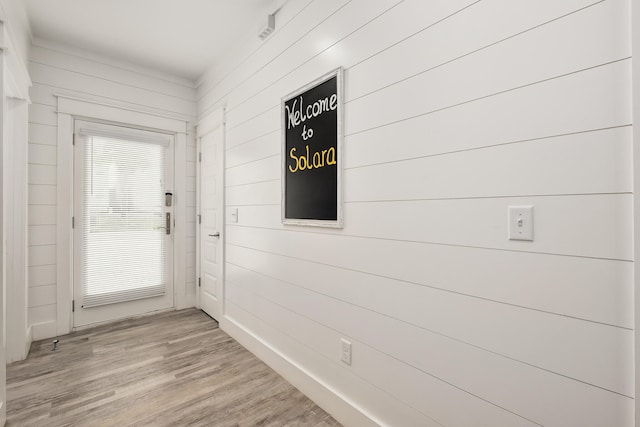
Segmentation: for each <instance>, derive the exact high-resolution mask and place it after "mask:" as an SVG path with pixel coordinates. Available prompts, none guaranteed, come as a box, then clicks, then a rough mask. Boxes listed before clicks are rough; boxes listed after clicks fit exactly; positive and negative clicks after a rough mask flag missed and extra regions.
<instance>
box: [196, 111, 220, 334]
mask: <svg viewBox="0 0 640 427" xmlns="http://www.w3.org/2000/svg"><path fill="white" fill-rule="evenodd" d="M225 113H226V107H219V108H217V109H215V110H213V111H211V112H209V113H208V114H206V115H205V116H204V117H203V118H202V119H200V121H198V123H196V141H197V151H196V157H197V158H196V212H197V215H198V221H197V223H196V276H197V277H196V287H197V289H196V307H197V308H199V309H201V308H202V307H201V304H200V288H199V285H200V283H199V282H200V278H201V276H202V274H201V271H200V268H201V265H200V264H201V263H200V243H201V241H200V240H201V239H200V233H201V227H202V224H201V223H200V221H199V219H200V218H202V203H201V200H200V198H201V185H200V179H201V170H200V166H201V163H200V152H201V147H200V144H201V142H200V141H201V138H202V137H203V136H205V135H207V134H208V133H210V132H213V131H214V130H216V129H218V128H219V127H221V126H222V140H223V144H225V141H226V129H225V124H226V122H225ZM225 149H226V146H224V148H223V152H224V151H225ZM225 158H226V155H224V156H222V160H221V161H222V170H223V173H222V176H221V177H220V179H221V180H222V188H223V189H224V188H225V187H224V175H225V173H224V170H225V164H226V162H225ZM225 204H226V191H223V194H222V206H220V212H221V214H222V224H223V230H222V238H221V242H220V247H221V249H222V255H221V257H222V277H220V280H221V283H220V298H219V301H220V319H216V320H218V323H220V324H222V322H223V319H224V316H225V297H224V295H225V274H226V273H225V271H226V269H225V252H226V251H225V244H226V243H225V241H226V236H225V234H226V232H225V231H226V230H225V227H224V224H226V210H225Z"/></svg>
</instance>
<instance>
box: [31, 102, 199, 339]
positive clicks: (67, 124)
mask: <svg viewBox="0 0 640 427" xmlns="http://www.w3.org/2000/svg"><path fill="white" fill-rule="evenodd" d="M55 96H56V98H57V104H58V109H57V116H58V117H57V119H58V120H57V121H58V144H57V155H58V166H57V189H56V191H57V196H56V197H57V208H56V209H57V211H56V213H57V226H56V240H57V254H58V257H57V260H56V267H57V273H56V283H57V313H56V314H57V320H56V321H55V322H51V323H48V324H43V325H40V327H41V328H42V330H41V334H42V335H43V336H56V335H64V334H67V333H69V332H71V331H72V330H73V313H72V307H71V302H72V300H73V229H72V226H71V218H72V216H73V132H74V121H75V120H76V119H84V120H93V121H100V122H103V123H107V124H116V125H124V126H131V127H135V128H139V129H146V130H151V131H158V132H163V133H170V134H173V135H174V138H175V140H174V144H175V145H174V203H175V207H174V220H175V226H174V233H175V234H174V243H173V251H174V252H173V283H174V288H173V292H174V297H173V298H174V299H173V301H174V308H175V309H181V308H186V307H189V306H192V305H193V300H192V298H190V295H188V293H187V289H186V281H185V277H186V273H185V240H186V232H185V231H186V218H185V212H186V208H185V203H186V199H187V198H186V174H185V172H186V146H187V138H188V120H183V119H178V118H174V117H168V116H163V115H160V114H156V113H150V112H145V111H141V110H137V109H132V108H128V107H120V106H115V105H109V104H104V103H100V102H97V101H92V100H87V99H82V98H78V97H75V96H68V95H64V94H55Z"/></svg>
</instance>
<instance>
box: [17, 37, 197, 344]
mask: <svg viewBox="0 0 640 427" xmlns="http://www.w3.org/2000/svg"><path fill="white" fill-rule="evenodd" d="M29 73H30V75H31V79H32V80H33V87H32V88H31V93H30V96H31V100H32V101H33V103H32V104H31V105H30V109H29V165H28V167H29V279H30V283H29V286H30V288H29V321H30V323H31V324H32V325H34V329H33V334H34V339H39V338H46V337H50V336H54V335H55V334H56V320H57V319H56V316H57V313H56V303H57V301H56V298H57V297H56V289H57V286H58V285H59V284H57V283H56V262H57V261H58V260H57V251H56V224H57V220H58V219H57V218H56V167H57V164H56V163H57V162H56V155H57V151H56V139H57V116H56V106H57V98H56V96H55V95H56V94H63V95H67V96H76V97H78V98H82V99H86V100H91V101H97V102H102V103H105V104H109V105H115V106H120V107H123V108H132V109H137V110H141V111H146V112H150V113H156V114H161V115H165V116H170V117H176V118H180V119H185V120H188V121H189V122H190V128H191V129H193V124H194V122H195V118H196V102H195V99H196V98H195V96H196V91H195V88H194V87H193V83H191V82H188V81H183V80H181V79H178V78H173V77H168V76H162V75H159V74H158V73H155V72H151V71H149V70H142V69H136V68H132V66H130V65H128V64H125V65H122V64H119V63H117V62H114V61H112V60H109V59H106V58H101V57H97V56H95V55H93V54H89V53H86V52H79V51H75V50H73V49H70V48H68V47H64V46H59V45H53V44H51V43H49V42H46V41H42V40H39V41H35V42H34V45H33V46H32V47H31V55H30V62H29ZM190 132H191V135H190V136H189V137H188V139H187V140H188V144H189V145H188V147H187V164H186V175H187V177H186V190H187V193H186V194H184V195H177V196H178V197H184V199H183V200H187V209H186V211H187V233H186V235H187V242H186V244H187V246H186V248H187V249H186V259H185V264H186V266H187V277H186V279H185V280H186V284H187V290H188V291H189V292H190V293H194V292H195V269H194V267H193V266H194V265H195V190H196V188H195V160H196V159H195V139H194V138H193V131H192V130H191V131H190Z"/></svg>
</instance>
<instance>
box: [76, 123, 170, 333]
mask: <svg viewBox="0 0 640 427" xmlns="http://www.w3.org/2000/svg"><path fill="white" fill-rule="evenodd" d="M75 135H76V137H75V144H74V230H73V234H74V238H73V241H74V270H73V271H74V304H73V305H74V313H73V314H74V315H73V319H74V326H76V327H77V326H85V325H90V324H95V323H101V322H105V321H111V320H116V319H121V318H126V317H131V316H136V315H140V314H144V313H149V312H153V311H157V310H163V309H167V308H171V307H173V303H174V301H173V232H172V231H173V227H174V219H173V200H172V201H171V203H170V204H171V206H169V203H168V202H167V197H166V193H173V136H171V135H166V134H162V133H156V132H148V131H141V130H134V129H129V128H124V127H119V126H112V125H104V124H97V123H91V122H84V121H76V123H75Z"/></svg>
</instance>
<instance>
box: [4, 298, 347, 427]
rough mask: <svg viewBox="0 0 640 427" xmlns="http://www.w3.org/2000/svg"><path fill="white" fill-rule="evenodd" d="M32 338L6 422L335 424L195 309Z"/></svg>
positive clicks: (10, 387)
mask: <svg viewBox="0 0 640 427" xmlns="http://www.w3.org/2000/svg"><path fill="white" fill-rule="evenodd" d="M59 339H60V343H59V345H58V350H56V351H51V348H52V345H51V342H52V340H45V341H39V342H34V343H33V344H32V347H31V353H30V354H29V357H28V358H27V359H26V360H24V361H22V362H17V363H13V364H11V365H9V366H8V369H7V394H8V397H7V399H8V406H7V425H8V426H11V427H13V426H99V427H103V426H104V427H106V426H133V425H135V426H186V425H190V426H191V425H193V426H339V425H340V424H338V423H337V422H336V421H335V420H334V419H333V418H331V416H329V415H328V414H327V413H326V412H324V411H323V410H322V409H320V408H319V407H318V406H316V405H315V404H314V403H313V402H312V401H310V400H309V399H308V398H306V397H305V396H304V395H303V394H302V393H300V392H299V391H298V390H297V389H295V388H294V387H293V386H292V385H290V384H289V383H287V382H286V381H285V380H284V379H283V378H282V377H280V376H279V375H278V374H277V373H275V372H274V371H273V370H272V369H270V368H269V367H268V366H266V365H265V364H264V363H262V362H261V361H260V360H258V359H257V358H256V357H255V356H253V355H252V354H251V353H250V352H248V351H247V350H245V349H244V348H243V347H242V346H241V345H240V344H238V343H237V342H236V341H235V340H233V339H232V338H230V337H229V336H228V335H227V334H225V333H224V332H223V331H222V330H220V329H219V328H218V325H217V323H216V322H215V321H214V320H212V319H211V318H210V317H208V316H207V315H205V314H204V313H203V312H201V311H199V310H195V309H189V310H182V311H174V312H168V313H163V314H159V315H154V316H149V317H143V318H139V319H133V320H126V321H121V322H117V323H113V324H110V325H104V326H100V327H97V328H93V329H89V330H85V331H80V332H75V333H72V334H70V335H66V336H63V337H60V338H59Z"/></svg>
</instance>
